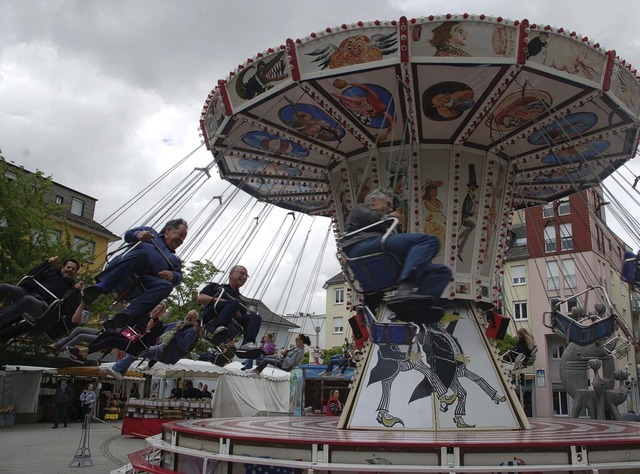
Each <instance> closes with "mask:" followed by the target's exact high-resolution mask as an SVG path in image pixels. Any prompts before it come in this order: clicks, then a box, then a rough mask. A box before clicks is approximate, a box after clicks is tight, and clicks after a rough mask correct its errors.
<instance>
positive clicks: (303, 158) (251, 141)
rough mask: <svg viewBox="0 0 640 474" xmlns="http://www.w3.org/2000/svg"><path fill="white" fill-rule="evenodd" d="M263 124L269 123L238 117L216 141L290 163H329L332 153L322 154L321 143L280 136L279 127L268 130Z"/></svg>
mask: <svg viewBox="0 0 640 474" xmlns="http://www.w3.org/2000/svg"><path fill="white" fill-rule="evenodd" d="M264 128H267V127H266V126H260V125H256V124H253V123H251V122H244V121H240V120H235V121H234V122H233V126H232V127H227V129H228V130H229V131H228V132H227V133H226V135H224V139H223V140H222V141H221V143H217V145H219V146H220V147H222V148H226V149H233V150H236V151H238V152H240V153H242V152H246V153H248V154H250V155H256V156H257V157H259V158H263V157H264V158H272V159H278V158H281V159H283V160H288V161H289V162H290V163H300V164H311V165H316V166H319V167H322V168H326V167H327V166H328V164H329V162H330V160H331V157H330V156H328V155H327V154H326V153H324V154H322V155H321V154H320V150H321V149H319V148H318V147H315V146H305V145H302V144H300V143H298V141H297V140H293V139H288V138H280V137H278V135H277V134H276V130H269V129H267V131H265V130H264ZM323 151H324V150H323ZM227 154H228V153H227ZM224 159H226V157H225V158H224Z"/></svg>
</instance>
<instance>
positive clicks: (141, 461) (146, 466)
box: [127, 448, 176, 474]
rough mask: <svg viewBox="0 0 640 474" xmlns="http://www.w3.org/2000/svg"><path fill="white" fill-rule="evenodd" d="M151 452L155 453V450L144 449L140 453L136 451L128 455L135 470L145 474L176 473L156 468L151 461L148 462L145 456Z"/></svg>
mask: <svg viewBox="0 0 640 474" xmlns="http://www.w3.org/2000/svg"><path fill="white" fill-rule="evenodd" d="M151 451H153V448H144V449H141V450H140V451H136V452H134V453H131V454H128V455H127V457H128V458H129V462H130V463H131V465H132V466H133V467H134V469H138V470H142V471H144V472H150V473H152V474H175V472H176V471H173V470H171V469H167V468H164V467H160V466H156V465H155V464H151V463H150V462H149V461H147V459H146V458H145V456H146V455H147V454H149V453H150V452H151Z"/></svg>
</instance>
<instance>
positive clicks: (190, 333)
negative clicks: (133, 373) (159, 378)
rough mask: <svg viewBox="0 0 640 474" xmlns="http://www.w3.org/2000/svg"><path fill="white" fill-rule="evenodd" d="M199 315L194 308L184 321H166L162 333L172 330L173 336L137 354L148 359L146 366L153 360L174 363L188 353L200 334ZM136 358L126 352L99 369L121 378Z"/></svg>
mask: <svg viewBox="0 0 640 474" xmlns="http://www.w3.org/2000/svg"><path fill="white" fill-rule="evenodd" d="M199 321H200V317H199V316H198V312H197V311H196V310H195V309H192V310H191V311H189V312H188V313H187V315H186V316H185V318H184V321H178V322H177V323H176V322H173V323H167V324H165V327H164V333H163V334H167V333H168V332H169V331H171V332H172V334H173V337H171V339H170V340H167V341H166V342H165V341H160V340H161V339H163V338H162V337H160V338H159V341H158V343H157V344H155V345H153V346H151V347H149V349H147V350H146V351H144V352H142V353H141V354H138V357H140V358H146V359H150V361H149V364H148V366H149V367H153V364H154V363H155V361H157V362H162V363H163V364H175V363H176V362H178V361H179V360H180V359H181V358H182V357H183V356H185V355H187V354H189V353H190V352H191V350H192V349H193V348H194V347H195V345H196V343H197V342H198V337H199V336H200V322H199ZM135 360H136V357H135V356H132V355H130V354H127V355H126V356H124V357H123V358H122V359H120V360H118V361H117V362H116V363H115V364H113V365H112V366H111V367H110V368H109V367H101V368H100V369H99V370H100V371H101V372H104V373H106V374H108V375H111V376H112V377H113V378H114V379H116V380H122V379H123V378H124V374H126V373H127V370H129V367H131V364H133V363H134V362H135Z"/></svg>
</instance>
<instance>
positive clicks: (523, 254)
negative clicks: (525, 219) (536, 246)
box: [507, 224, 529, 260]
mask: <svg viewBox="0 0 640 474" xmlns="http://www.w3.org/2000/svg"><path fill="white" fill-rule="evenodd" d="M510 230H511V232H512V234H511V242H513V243H514V245H512V246H511V248H510V249H509V251H508V252H507V260H521V259H523V258H527V257H528V256H529V246H528V245H527V243H526V242H527V241H526V238H527V227H526V225H525V224H514V225H512V226H511V229H510ZM519 241H520V242H524V244H523V245H515V244H516V243H518V242H519Z"/></svg>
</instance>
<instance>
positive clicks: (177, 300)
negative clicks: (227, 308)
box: [166, 260, 219, 320]
mask: <svg viewBox="0 0 640 474" xmlns="http://www.w3.org/2000/svg"><path fill="white" fill-rule="evenodd" d="M218 272H219V270H218V269H217V268H216V266H215V265H214V264H213V263H211V262H210V261H209V260H205V261H204V262H202V261H200V260H194V261H193V262H189V263H188V264H186V265H185V268H184V269H183V270H182V284H181V285H178V286H177V287H176V288H175V289H174V291H173V292H172V293H171V295H169V298H167V301H166V303H167V310H168V312H169V313H170V314H171V316H172V317H171V319H172V320H174V319H180V318H183V317H184V316H185V315H186V314H187V312H189V310H192V309H197V310H200V308H199V307H198V304H197V303H196V298H197V296H198V292H199V289H200V287H201V286H202V285H204V284H206V283H208V282H210V281H211V280H212V279H213V277H214V276H215V274H216V273H218ZM174 317H175V318H174Z"/></svg>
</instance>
